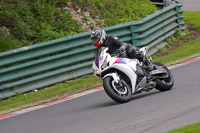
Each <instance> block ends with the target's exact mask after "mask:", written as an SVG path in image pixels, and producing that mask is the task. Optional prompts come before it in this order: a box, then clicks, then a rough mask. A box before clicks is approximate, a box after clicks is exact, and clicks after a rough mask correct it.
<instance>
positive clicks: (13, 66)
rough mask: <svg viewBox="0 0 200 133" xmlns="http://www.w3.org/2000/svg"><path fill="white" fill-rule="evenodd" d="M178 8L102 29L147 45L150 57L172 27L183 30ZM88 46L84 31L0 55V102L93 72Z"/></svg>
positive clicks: (92, 52) (123, 38) (109, 33)
mask: <svg viewBox="0 0 200 133" xmlns="http://www.w3.org/2000/svg"><path fill="white" fill-rule="evenodd" d="M181 6H182V5H181V4H173V5H171V6H168V7H166V8H164V9H162V10H159V11H157V12H156V13H154V14H152V15H149V16H147V17H145V18H144V19H142V20H139V21H134V22H129V23H125V24H120V25H115V26H111V27H107V28H104V29H105V31H106V32H107V33H108V35H115V36H118V37H119V38H121V40H122V41H125V42H127V43H132V44H134V45H135V46H136V47H143V46H146V45H148V46H149V47H150V53H149V55H151V54H153V53H154V52H155V51H156V50H157V47H161V46H162V47H163V46H164V45H163V43H162V42H163V40H165V39H166V38H167V37H169V36H170V35H172V34H173V33H174V32H175V28H179V29H180V30H182V31H183V30H184V29H185V28H184V26H183V25H184V22H183V21H182V18H183V15H182V14H181V13H182V10H181ZM91 44H92V42H91V40H90V32H85V33H81V34H77V35H72V36H68V37H64V38H60V39H56V40H52V41H49V42H44V43H40V44H35V45H32V46H28V47H23V48H19V49H14V50H11V51H7V52H2V53H0V99H3V98H7V97H9V96H13V95H15V94H18V93H24V92H28V91H32V90H34V89H38V88H43V87H46V86H50V85H52V84H55V83H58V82H62V81H64V80H68V79H72V78H76V77H78V76H81V75H85V74H89V73H92V68H91V67H92V60H93V54H94V49H95V47H94V46H92V45H91Z"/></svg>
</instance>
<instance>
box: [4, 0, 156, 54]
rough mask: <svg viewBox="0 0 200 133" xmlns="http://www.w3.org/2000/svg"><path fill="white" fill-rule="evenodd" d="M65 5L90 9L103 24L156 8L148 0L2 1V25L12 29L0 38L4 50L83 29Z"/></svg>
mask: <svg viewBox="0 0 200 133" xmlns="http://www.w3.org/2000/svg"><path fill="white" fill-rule="evenodd" d="M111 3H112V4H111ZM64 7H74V8H75V9H77V8H81V11H88V12H90V14H91V15H90V17H92V18H99V17H100V19H103V20H105V21H104V22H105V23H104V25H102V26H111V25H115V24H120V23H125V22H129V21H134V20H138V19H141V18H143V17H145V16H146V15H147V14H151V13H153V12H154V11H155V10H156V7H155V6H153V5H152V4H150V2H149V1H148V0H104V1H99V0H52V1H50V0H26V1H25V0H12V1H8V0H4V1H0V28H1V27H4V26H5V27H6V28H7V29H9V32H10V33H11V36H9V35H7V36H6V37H4V38H3V39H1V45H2V46H1V48H2V49H1V51H6V50H10V49H14V48H18V47H21V46H26V45H30V44H33V43H40V42H44V41H49V40H52V39H57V38H60V37H63V36H69V35H72V34H76V33H80V32H82V31H83V29H81V25H80V24H79V22H78V21H76V20H74V19H72V17H71V13H70V12H69V11H66V10H64ZM141 9H142V10H141ZM77 10H78V9H77ZM79 19H83V22H84V23H87V22H88V21H89V20H90V18H89V17H88V16H87V17H83V18H79ZM98 23H99V22H97V25H98ZM90 27H95V26H90ZM6 40H7V42H6ZM14 43H15V44H14ZM8 45H9V46H8Z"/></svg>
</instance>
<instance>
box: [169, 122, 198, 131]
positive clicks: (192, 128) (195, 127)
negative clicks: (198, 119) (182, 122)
mask: <svg viewBox="0 0 200 133" xmlns="http://www.w3.org/2000/svg"><path fill="white" fill-rule="evenodd" d="M168 133H200V123H196V124H193V125H188V126H186V127H183V128H180V129H175V130H172V131H170V132H168Z"/></svg>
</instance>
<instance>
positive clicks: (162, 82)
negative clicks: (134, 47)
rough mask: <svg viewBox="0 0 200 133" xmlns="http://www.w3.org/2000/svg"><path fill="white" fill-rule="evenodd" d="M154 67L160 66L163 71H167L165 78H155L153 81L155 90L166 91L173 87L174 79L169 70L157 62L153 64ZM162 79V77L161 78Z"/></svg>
mask: <svg viewBox="0 0 200 133" xmlns="http://www.w3.org/2000/svg"><path fill="white" fill-rule="evenodd" d="M153 64H154V66H161V67H162V68H163V69H165V70H166V71H167V76H166V77H165V78H157V79H155V82H156V83H157V84H156V89H157V90H159V91H168V90H170V89H171V88H172V87H173V85H174V78H173V75H172V73H171V72H170V70H169V69H168V68H167V67H166V66H165V65H163V64H161V63H159V62H153ZM161 77H162V76H161Z"/></svg>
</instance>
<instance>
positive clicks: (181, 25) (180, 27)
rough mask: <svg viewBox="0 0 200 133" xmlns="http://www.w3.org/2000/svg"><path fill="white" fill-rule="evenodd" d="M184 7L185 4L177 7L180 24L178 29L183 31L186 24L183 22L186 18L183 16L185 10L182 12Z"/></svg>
mask: <svg viewBox="0 0 200 133" xmlns="http://www.w3.org/2000/svg"><path fill="white" fill-rule="evenodd" d="M182 6H183V4H181V3H178V4H177V6H176V12H177V23H178V28H179V29H180V30H181V31H184V30H185V27H184V24H185V22H184V21H183V20H182V19H183V18H184V16H183V15H182V13H183V10H181V7H182Z"/></svg>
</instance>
